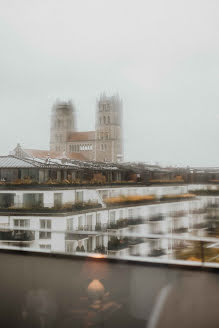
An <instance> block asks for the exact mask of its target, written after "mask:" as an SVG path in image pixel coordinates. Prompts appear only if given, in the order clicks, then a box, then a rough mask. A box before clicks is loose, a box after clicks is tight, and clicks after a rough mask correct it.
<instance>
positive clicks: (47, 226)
mask: <svg viewBox="0 0 219 328" xmlns="http://www.w3.org/2000/svg"><path fill="white" fill-rule="evenodd" d="M40 229H51V220H40Z"/></svg>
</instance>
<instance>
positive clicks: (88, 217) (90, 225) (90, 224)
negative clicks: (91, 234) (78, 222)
mask: <svg viewBox="0 0 219 328" xmlns="http://www.w3.org/2000/svg"><path fill="white" fill-rule="evenodd" d="M86 221H87V222H86V223H87V224H86V225H87V228H88V230H92V221H93V215H92V214H88V215H87V220H86Z"/></svg>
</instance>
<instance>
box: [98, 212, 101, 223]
mask: <svg viewBox="0 0 219 328" xmlns="http://www.w3.org/2000/svg"><path fill="white" fill-rule="evenodd" d="M100 224H101V214H100V213H97V225H100Z"/></svg>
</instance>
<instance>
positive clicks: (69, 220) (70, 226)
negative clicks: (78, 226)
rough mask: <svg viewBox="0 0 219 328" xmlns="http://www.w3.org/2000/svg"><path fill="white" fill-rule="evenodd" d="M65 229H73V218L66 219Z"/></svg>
mask: <svg viewBox="0 0 219 328" xmlns="http://www.w3.org/2000/svg"><path fill="white" fill-rule="evenodd" d="M67 230H68V231H72V230H73V219H68V220H67Z"/></svg>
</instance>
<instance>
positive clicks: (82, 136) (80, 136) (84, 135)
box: [68, 131, 95, 141]
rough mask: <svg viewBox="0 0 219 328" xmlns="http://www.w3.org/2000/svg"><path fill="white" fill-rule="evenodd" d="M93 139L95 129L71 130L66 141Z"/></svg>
mask: <svg viewBox="0 0 219 328" xmlns="http://www.w3.org/2000/svg"><path fill="white" fill-rule="evenodd" d="M93 140H95V131H86V132H71V133H70V134H69V136H68V141H93Z"/></svg>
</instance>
